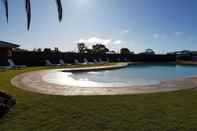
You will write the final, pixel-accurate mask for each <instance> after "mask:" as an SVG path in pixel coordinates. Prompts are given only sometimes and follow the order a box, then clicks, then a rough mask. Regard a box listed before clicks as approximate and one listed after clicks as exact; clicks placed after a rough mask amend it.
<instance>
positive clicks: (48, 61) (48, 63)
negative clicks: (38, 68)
mask: <svg viewBox="0 0 197 131" xmlns="http://www.w3.org/2000/svg"><path fill="white" fill-rule="evenodd" d="M45 62H46V66H60V65H61V64H53V63H51V61H50V60H46V61H45Z"/></svg>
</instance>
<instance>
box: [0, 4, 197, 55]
mask: <svg viewBox="0 0 197 131" xmlns="http://www.w3.org/2000/svg"><path fill="white" fill-rule="evenodd" d="M31 1H32V23H31V29H30V31H27V30H26V17H25V7H24V0H13V1H11V0H10V1H9V4H10V6H9V8H10V11H9V12H10V16H9V24H7V23H6V19H5V15H4V10H3V8H0V40H4V41H10V42H17V43H19V44H20V45H21V47H22V48H26V49H33V48H45V47H50V48H53V47H59V48H60V49H61V50H63V51H68V50H76V44H77V42H78V41H80V42H86V43H87V44H88V46H91V45H92V44H94V43H96V42H103V43H104V44H106V46H107V47H109V48H112V49H114V50H118V49H119V48H121V47H128V48H129V49H131V50H133V51H136V52H141V51H143V50H145V49H146V48H152V49H154V50H155V51H157V52H168V51H174V50H182V49H189V50H197V45H196V44H197V14H196V12H197V0H62V3H63V8H64V12H63V21H62V22H61V23H59V22H58V19H57V11H56V10H57V9H56V4H55V0H31ZM0 6H1V7H2V3H1V5H0Z"/></svg>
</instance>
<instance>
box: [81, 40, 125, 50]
mask: <svg viewBox="0 0 197 131" xmlns="http://www.w3.org/2000/svg"><path fill="white" fill-rule="evenodd" d="M78 43H85V44H86V46H87V47H88V48H91V47H92V46H93V45H95V44H104V45H105V46H106V47H108V48H110V49H112V50H119V49H120V48H121V47H122V46H125V44H127V42H126V41H123V40H112V39H102V38H98V37H90V38H88V39H80V40H78Z"/></svg>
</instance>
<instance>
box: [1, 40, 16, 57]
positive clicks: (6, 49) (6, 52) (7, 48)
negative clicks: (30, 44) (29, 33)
mask: <svg viewBox="0 0 197 131" xmlns="http://www.w3.org/2000/svg"><path fill="white" fill-rule="evenodd" d="M18 47H19V45H17V44H13V43H10V42H5V41H0V56H8V57H11V56H12V52H13V51H14V50H15V49H16V48H18Z"/></svg>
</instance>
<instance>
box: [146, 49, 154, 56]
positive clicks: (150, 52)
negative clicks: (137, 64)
mask: <svg viewBox="0 0 197 131" xmlns="http://www.w3.org/2000/svg"><path fill="white" fill-rule="evenodd" d="M145 54H148V55H154V54H155V52H154V51H153V49H146V50H145Z"/></svg>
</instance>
